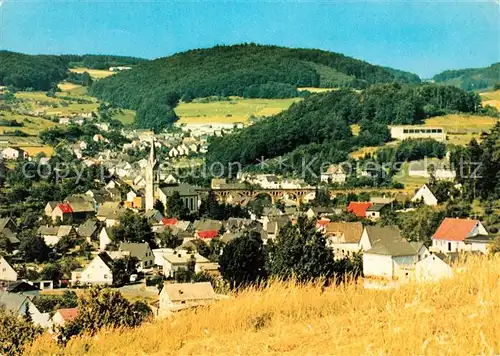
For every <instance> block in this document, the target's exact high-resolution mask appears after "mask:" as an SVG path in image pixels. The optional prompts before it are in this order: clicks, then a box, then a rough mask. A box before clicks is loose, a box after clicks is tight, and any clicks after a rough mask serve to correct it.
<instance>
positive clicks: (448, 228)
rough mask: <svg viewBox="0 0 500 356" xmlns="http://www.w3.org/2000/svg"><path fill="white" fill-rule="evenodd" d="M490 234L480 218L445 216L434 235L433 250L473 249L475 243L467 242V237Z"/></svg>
mask: <svg viewBox="0 0 500 356" xmlns="http://www.w3.org/2000/svg"><path fill="white" fill-rule="evenodd" d="M478 235H483V236H486V235H488V232H487V231H486V229H485V228H484V226H483V224H481V222H480V221H479V220H473V219H456V218H445V219H444V220H443V221H442V222H441V225H439V228H438V229H437V230H436V232H435V233H434V235H433V236H432V247H431V249H432V251H434V252H442V253H447V252H459V251H472V247H473V245H472V244H470V245H467V244H466V243H465V239H466V238H470V237H474V236H478Z"/></svg>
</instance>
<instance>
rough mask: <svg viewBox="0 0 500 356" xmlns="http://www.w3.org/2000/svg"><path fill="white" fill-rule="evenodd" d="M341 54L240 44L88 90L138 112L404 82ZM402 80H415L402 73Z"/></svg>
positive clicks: (147, 66) (148, 67) (160, 62)
mask: <svg viewBox="0 0 500 356" xmlns="http://www.w3.org/2000/svg"><path fill="white" fill-rule="evenodd" d="M398 73H399V74H397V75H395V74H394V73H393V72H391V71H389V70H387V69H385V68H383V67H380V66H376V65H372V64H369V63H367V62H364V61H361V60H357V59H354V58H350V57H346V56H344V55H342V54H338V53H333V52H327V51H321V50H313V49H292V48H284V47H277V46H261V45H256V44H242V45H235V46H216V47H213V48H210V49H196V50H191V51H187V52H183V53H178V54H175V55H173V56H170V57H166V58H161V59H157V60H154V61H150V62H147V63H144V64H141V65H139V66H137V67H136V68H134V69H133V70H131V71H128V72H126V73H120V75H118V76H114V77H110V78H106V79H104V80H101V81H99V82H98V83H96V84H95V85H94V86H93V87H92V93H93V94H94V95H96V96H97V97H99V98H101V99H104V100H107V101H110V102H113V103H115V104H118V105H120V106H123V107H128V108H133V109H138V108H139V107H140V106H141V104H142V101H143V100H144V98H157V99H158V101H162V100H163V98H164V95H165V94H166V93H175V94H177V95H178V96H179V97H182V99H183V100H184V101H190V100H192V99H193V98H196V97H206V96H211V95H219V96H230V95H237V96H243V97H250V98H257V97H259V98H285V97H293V96H297V95H298V92H297V90H296V88H297V87H351V88H358V89H361V88H365V87H367V86H368V85H371V84H374V83H388V82H392V81H394V80H399V78H402V77H405V75H403V74H402V73H400V72H398ZM407 74H408V76H407V79H405V80H403V81H417V80H418V79H416V78H415V77H414V75H412V74H411V73H407Z"/></svg>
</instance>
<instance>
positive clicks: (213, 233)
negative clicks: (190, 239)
mask: <svg viewBox="0 0 500 356" xmlns="http://www.w3.org/2000/svg"><path fill="white" fill-rule="evenodd" d="M217 235H219V230H204V231H198V237H199V238H201V239H213V238H214V237H217Z"/></svg>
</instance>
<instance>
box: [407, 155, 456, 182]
mask: <svg viewBox="0 0 500 356" xmlns="http://www.w3.org/2000/svg"><path fill="white" fill-rule="evenodd" d="M447 157H449V156H447ZM431 167H433V170H434V176H435V177H436V179H437V180H451V181H452V180H454V179H455V177H456V172H455V171H454V170H453V169H452V167H451V165H450V162H449V160H448V158H444V159H436V158H430V159H429V158H424V159H423V160H419V161H412V162H408V175H409V176H410V177H422V178H429V177H430V174H429V170H430V168H431Z"/></svg>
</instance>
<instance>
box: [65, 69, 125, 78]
mask: <svg viewBox="0 0 500 356" xmlns="http://www.w3.org/2000/svg"><path fill="white" fill-rule="evenodd" d="M70 71H71V72H75V73H83V72H87V73H89V74H90V76H91V77H92V79H102V78H106V77H109V76H111V75H113V74H116V72H110V71H109V70H101V69H89V68H83V67H78V68H71V69H70Z"/></svg>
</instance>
